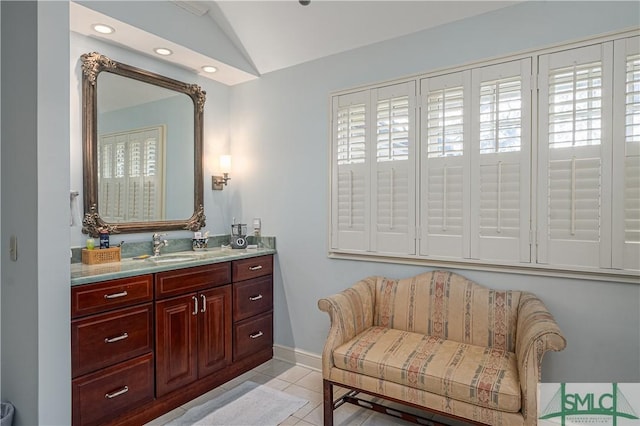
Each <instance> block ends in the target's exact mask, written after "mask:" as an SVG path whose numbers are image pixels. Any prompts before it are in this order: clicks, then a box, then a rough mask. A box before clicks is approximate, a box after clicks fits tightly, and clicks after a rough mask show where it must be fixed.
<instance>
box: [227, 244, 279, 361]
mask: <svg viewBox="0 0 640 426" xmlns="http://www.w3.org/2000/svg"><path fill="white" fill-rule="evenodd" d="M232 269H233V319H234V323H233V360H234V361H237V360H240V359H242V358H244V357H246V356H249V355H251V354H252V353H256V352H260V351H261V350H264V349H266V348H269V347H273V257H271V256H264V257H257V258H250V259H242V260H236V261H233V262H232Z"/></svg>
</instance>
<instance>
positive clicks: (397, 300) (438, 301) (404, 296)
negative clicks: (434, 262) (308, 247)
mask: <svg viewBox="0 0 640 426" xmlns="http://www.w3.org/2000/svg"><path fill="white" fill-rule="evenodd" d="M376 301H377V303H376V304H375V313H374V321H373V323H374V324H375V325H380V326H382V327H389V328H394V329H396V330H405V331H413V332H416V333H422V334H427V335H429V336H435V337H441V338H443V339H447V340H454V341H456V342H459V343H469V344H471V345H477V346H487V347H491V348H495V349H502V350H505V351H509V352H515V345H516V343H515V342H516V324H517V320H518V304H519V302H520V292H518V291H496V290H491V289H488V288H485V287H482V286H480V285H478V284H476V283H474V282H473V281H469V280H468V279H466V278H464V277H462V276H460V275H456V274H452V273H450V272H443V271H437V272H433V273H426V274H421V275H418V276H416V277H413V278H407V279H404V280H399V281H398V280H389V279H386V278H379V279H378V280H377V282H376Z"/></svg>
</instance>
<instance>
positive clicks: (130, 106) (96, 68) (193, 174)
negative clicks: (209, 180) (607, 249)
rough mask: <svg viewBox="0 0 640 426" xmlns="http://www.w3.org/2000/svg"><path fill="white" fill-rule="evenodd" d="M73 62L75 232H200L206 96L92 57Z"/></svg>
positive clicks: (189, 87) (96, 55) (191, 87)
mask: <svg viewBox="0 0 640 426" xmlns="http://www.w3.org/2000/svg"><path fill="white" fill-rule="evenodd" d="M81 60H82V137H83V175H84V184H83V185H84V214H85V216H84V219H83V223H82V224H83V226H82V232H83V233H85V234H89V235H91V236H93V237H97V236H98V235H99V233H100V232H101V231H108V232H109V233H110V234H119V233H132V232H157V231H167V230H177V229H185V230H191V231H196V230H198V229H200V228H202V227H203V226H204V225H205V215H204V208H203V176H202V144H203V124H202V123H203V111H204V103H205V98H206V93H205V92H204V91H203V90H202V89H201V87H200V86H198V85H196V84H187V83H183V82H180V81H177V80H174V79H171V78H168V77H165V76H162V75H159V74H155V73H153V72H150V71H146V70H143V69H140V68H136V67H134V66H131V65H127V64H123V63H120V62H117V61H114V60H112V59H110V58H108V57H106V56H104V55H101V54H99V53H96V52H92V53H86V54H84V55H82V56H81Z"/></svg>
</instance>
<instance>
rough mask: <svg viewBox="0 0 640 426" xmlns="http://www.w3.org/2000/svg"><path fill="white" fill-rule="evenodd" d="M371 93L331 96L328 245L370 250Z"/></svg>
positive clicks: (344, 248)
mask: <svg viewBox="0 0 640 426" xmlns="http://www.w3.org/2000/svg"><path fill="white" fill-rule="evenodd" d="M370 105H371V101H370V93H369V91H361V92H355V93H350V94H346V95H341V96H336V97H334V98H333V99H332V132H333V138H332V140H333V147H332V148H333V149H332V156H333V158H332V159H331V165H332V169H333V170H332V191H331V194H332V200H331V227H332V230H331V247H332V248H334V249H342V250H350V251H367V250H369V232H370V224H369V223H370V214H369V213H370V209H369V206H370V182H369V171H370V169H369V163H370V154H369V152H368V150H367V145H368V144H369V143H370V142H369V141H370V130H369V123H370V122H371V120H370V118H369V115H370V113H371V112H370V110H371V108H370Z"/></svg>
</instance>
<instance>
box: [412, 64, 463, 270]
mask: <svg viewBox="0 0 640 426" xmlns="http://www.w3.org/2000/svg"><path fill="white" fill-rule="evenodd" d="M470 86H471V73H470V72H461V73H453V74H447V75H443V76H438V77H431V78H427V79H423V80H422V87H421V92H422V96H423V106H422V123H423V129H424V130H423V137H422V154H421V161H420V163H421V164H420V168H421V172H422V188H421V191H422V193H421V202H422V208H421V218H420V222H421V225H420V227H421V241H420V254H421V255H427V256H432V257H441V258H457V259H461V258H468V257H469V256H470V252H469V238H468V230H469V218H470V212H469V201H470V200H469V180H470V179H469V161H470V160H469V151H468V145H467V144H468V143H469V126H470V120H469V116H470V107H469V105H470V101H469V98H470Z"/></svg>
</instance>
